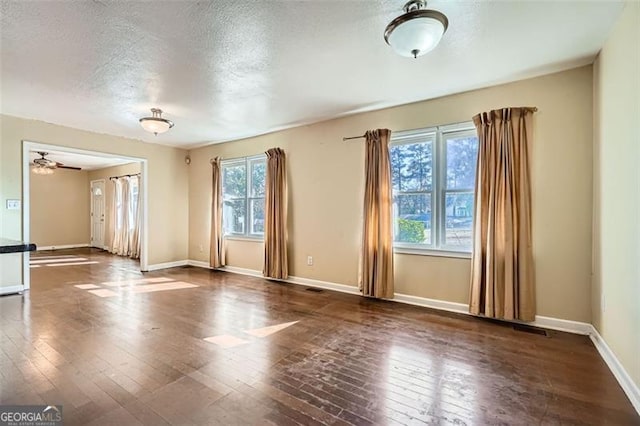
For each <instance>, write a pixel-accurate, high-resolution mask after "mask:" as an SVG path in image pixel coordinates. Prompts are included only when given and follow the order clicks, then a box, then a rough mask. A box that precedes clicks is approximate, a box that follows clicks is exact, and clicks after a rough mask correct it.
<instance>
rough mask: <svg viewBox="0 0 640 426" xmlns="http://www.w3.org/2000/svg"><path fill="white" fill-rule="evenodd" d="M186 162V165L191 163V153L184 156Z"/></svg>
mask: <svg viewBox="0 0 640 426" xmlns="http://www.w3.org/2000/svg"><path fill="white" fill-rule="evenodd" d="M184 163H185V164H186V165H189V164H191V156H189V155H185V157H184Z"/></svg>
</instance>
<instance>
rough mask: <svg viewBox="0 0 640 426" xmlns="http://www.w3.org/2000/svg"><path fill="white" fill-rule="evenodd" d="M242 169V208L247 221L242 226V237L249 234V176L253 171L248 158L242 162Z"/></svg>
mask: <svg viewBox="0 0 640 426" xmlns="http://www.w3.org/2000/svg"><path fill="white" fill-rule="evenodd" d="M244 167H245V170H246V171H247V173H246V174H245V178H246V180H245V185H246V186H245V188H244V190H245V191H244V208H245V216H244V217H246V218H247V219H246V220H247V223H246V224H245V226H244V235H245V236H248V235H250V234H251V229H250V227H251V224H252V222H251V202H250V201H249V194H250V193H251V174H252V172H253V170H251V162H250V161H249V159H248V158H245V160H244Z"/></svg>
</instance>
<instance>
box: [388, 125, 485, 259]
mask: <svg viewBox="0 0 640 426" xmlns="http://www.w3.org/2000/svg"><path fill="white" fill-rule="evenodd" d="M475 130H476V128H475V125H474V124H473V122H472V121H467V122H461V123H453V124H447V125H442V126H435V127H427V128H424V129H413V130H405V131H401V132H395V133H392V134H391V140H390V141H389V147H391V146H394V145H404V144H409V143H416V142H417V141H423V142H426V139H431V138H433V139H432V143H433V147H432V151H431V152H432V153H433V156H432V159H431V163H432V170H433V172H432V173H433V177H432V179H431V191H425V192H424V193H429V192H430V193H431V243H430V244H416V243H403V242H396V241H394V242H393V251H394V253H397V254H414V255H423V256H441V257H454V258H464V259H467V258H470V257H471V252H472V250H473V247H471V248H470V249H469V250H460V247H456V246H451V245H446V244H445V238H446V229H445V228H446V221H445V220H444V219H443V218H444V217H446V208H447V207H446V196H447V194H448V193H455V192H460V193H469V192H471V193H473V192H474V190H475V188H471V189H468V188H456V189H447V187H446V184H447V181H446V179H447V155H446V154H447V149H446V141H447V136H448V135H451V134H456V133H461V134H463V133H468V132H471V131H474V132H475ZM476 136H477V135H476ZM473 213H475V212H473ZM394 219H395V215H394ZM472 229H473V228H472Z"/></svg>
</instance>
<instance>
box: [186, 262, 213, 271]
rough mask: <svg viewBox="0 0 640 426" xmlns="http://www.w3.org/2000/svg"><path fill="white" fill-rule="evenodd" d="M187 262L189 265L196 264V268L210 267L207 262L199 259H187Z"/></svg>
mask: <svg viewBox="0 0 640 426" xmlns="http://www.w3.org/2000/svg"><path fill="white" fill-rule="evenodd" d="M188 262H189V263H188V265H190V266H196V267H198V268H205V269H211V268H210V267H209V262H203V261H201V260H189V261H188Z"/></svg>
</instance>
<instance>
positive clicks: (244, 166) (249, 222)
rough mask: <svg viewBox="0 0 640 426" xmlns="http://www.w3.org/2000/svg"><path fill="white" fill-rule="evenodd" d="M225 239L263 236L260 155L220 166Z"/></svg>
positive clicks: (262, 159)
mask: <svg viewBox="0 0 640 426" xmlns="http://www.w3.org/2000/svg"><path fill="white" fill-rule="evenodd" d="M221 172H222V194H223V195H222V198H223V208H222V228H223V232H224V235H225V236H245V237H252V238H262V237H263V236H264V185H265V172H266V158H265V156H264V155H260V156H256V157H246V158H240V159H233V160H224V161H222V162H221Z"/></svg>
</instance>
